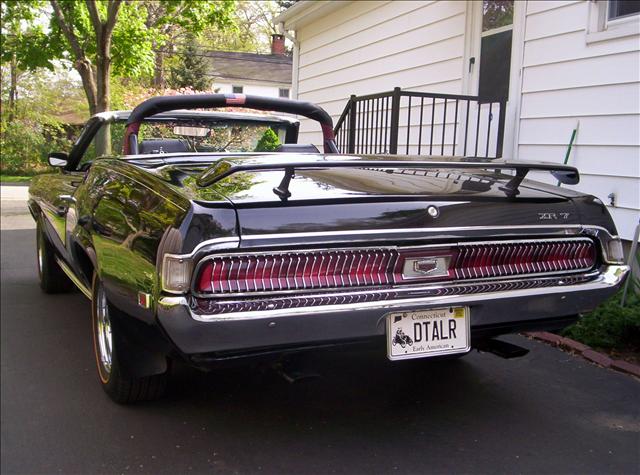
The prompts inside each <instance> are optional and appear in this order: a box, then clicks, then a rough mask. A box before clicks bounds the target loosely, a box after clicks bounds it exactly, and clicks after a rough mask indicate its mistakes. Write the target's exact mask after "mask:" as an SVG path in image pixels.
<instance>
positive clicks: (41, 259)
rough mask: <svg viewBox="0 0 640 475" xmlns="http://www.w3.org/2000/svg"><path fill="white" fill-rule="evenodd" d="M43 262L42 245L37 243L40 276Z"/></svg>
mask: <svg viewBox="0 0 640 475" xmlns="http://www.w3.org/2000/svg"><path fill="white" fill-rule="evenodd" d="M43 262H44V252H43V251H42V245H41V244H40V242H38V273H40V274H42V263H43Z"/></svg>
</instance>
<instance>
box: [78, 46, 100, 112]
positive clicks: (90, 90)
mask: <svg viewBox="0 0 640 475" xmlns="http://www.w3.org/2000/svg"><path fill="white" fill-rule="evenodd" d="M74 66H75V68H76V71H78V74H80V78H81V79H82V88H83V89H84V94H85V96H87V103H88V104H89V114H90V115H93V114H95V113H97V112H98V101H97V93H98V91H97V90H96V80H95V77H94V71H93V68H92V67H91V61H89V59H88V58H86V57H85V58H82V59H79V60H77V61H76V62H75V64H74Z"/></svg>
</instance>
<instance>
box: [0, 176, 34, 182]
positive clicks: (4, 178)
mask: <svg viewBox="0 0 640 475" xmlns="http://www.w3.org/2000/svg"><path fill="white" fill-rule="evenodd" d="M31 178H33V177H31V176H16V175H4V174H0V182H2V183H28V182H30V181H31Z"/></svg>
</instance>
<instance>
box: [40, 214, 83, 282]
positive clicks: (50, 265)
mask: <svg viewBox="0 0 640 475" xmlns="http://www.w3.org/2000/svg"><path fill="white" fill-rule="evenodd" d="M36 227H37V229H36V263H37V266H38V277H39V278H40V288H41V289H42V290H43V291H44V292H45V293H47V294H60V293H64V292H71V291H72V290H73V289H74V288H75V286H74V284H73V282H71V280H69V277H67V274H65V273H64V271H63V270H62V269H61V268H60V266H59V265H58V263H57V262H56V257H55V256H56V254H55V249H54V248H53V244H51V242H49V239H48V238H47V236H46V235H45V233H44V229H42V223H41V222H40V221H39V220H38V224H37V226H36Z"/></svg>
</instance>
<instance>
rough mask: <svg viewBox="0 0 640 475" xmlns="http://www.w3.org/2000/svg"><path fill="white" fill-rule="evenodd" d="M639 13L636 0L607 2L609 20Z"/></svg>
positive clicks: (639, 7) (638, 4)
mask: <svg viewBox="0 0 640 475" xmlns="http://www.w3.org/2000/svg"><path fill="white" fill-rule="evenodd" d="M638 13H640V2H638V0H609V15H608V18H609V20H615V19H617V18H622V17H626V16H628V15H637V14H638Z"/></svg>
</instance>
